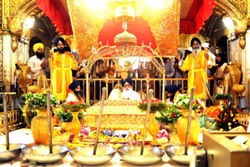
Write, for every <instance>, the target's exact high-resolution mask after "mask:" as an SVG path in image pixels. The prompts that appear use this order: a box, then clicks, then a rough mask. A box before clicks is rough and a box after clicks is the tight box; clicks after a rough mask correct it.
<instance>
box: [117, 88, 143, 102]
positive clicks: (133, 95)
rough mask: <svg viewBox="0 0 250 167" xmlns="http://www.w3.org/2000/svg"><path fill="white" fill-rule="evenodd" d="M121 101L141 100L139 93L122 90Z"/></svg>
mask: <svg viewBox="0 0 250 167" xmlns="http://www.w3.org/2000/svg"><path fill="white" fill-rule="evenodd" d="M122 99H129V100H141V97H140V95H139V93H137V92H136V91H134V90H132V89H129V90H126V89H124V90H123V92H122Z"/></svg>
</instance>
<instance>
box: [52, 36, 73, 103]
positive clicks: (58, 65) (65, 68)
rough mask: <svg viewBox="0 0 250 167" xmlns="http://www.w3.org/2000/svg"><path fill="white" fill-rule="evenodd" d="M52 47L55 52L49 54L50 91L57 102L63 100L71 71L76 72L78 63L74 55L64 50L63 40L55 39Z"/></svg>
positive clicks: (67, 89)
mask: <svg viewBox="0 0 250 167" xmlns="http://www.w3.org/2000/svg"><path fill="white" fill-rule="evenodd" d="M54 45H55V46H56V48H57V51H56V52H54V53H53V54H51V58H50V69H51V89H52V94H53V95H55V96H57V97H58V99H59V100H65V99H66V96H67V94H68V92H69V85H70V83H72V81H73V79H72V70H78V62H77V61H76V59H75V57H74V55H73V54H72V53H70V52H68V51H66V50H65V41H64V39H63V38H61V37H59V38H56V39H55V41H54Z"/></svg>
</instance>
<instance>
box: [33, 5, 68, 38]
mask: <svg viewBox="0 0 250 167" xmlns="http://www.w3.org/2000/svg"><path fill="white" fill-rule="evenodd" d="M36 3H37V6H38V7H39V8H40V9H41V10H42V11H43V12H44V13H45V15H46V16H48V17H49V18H50V19H51V21H52V23H53V24H54V25H55V26H56V28H57V29H58V31H59V34H65V35H70V34H72V27H71V23H70V18H69V15H68V13H67V11H66V10H65V9H64V7H63V5H62V3H61V1H58V0H37V2H36Z"/></svg>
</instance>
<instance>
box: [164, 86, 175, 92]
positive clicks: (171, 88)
mask: <svg viewBox="0 0 250 167" xmlns="http://www.w3.org/2000/svg"><path fill="white" fill-rule="evenodd" d="M165 90H166V91H167V92H168V93H176V92H177V90H178V86H176V85H166V86H165Z"/></svg>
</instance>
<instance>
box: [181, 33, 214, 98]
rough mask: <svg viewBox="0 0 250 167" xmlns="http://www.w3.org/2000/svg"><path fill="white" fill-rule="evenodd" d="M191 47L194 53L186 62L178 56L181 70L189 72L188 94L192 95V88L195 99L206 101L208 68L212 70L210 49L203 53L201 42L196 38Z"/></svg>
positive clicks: (205, 49)
mask: <svg viewBox="0 0 250 167" xmlns="http://www.w3.org/2000/svg"><path fill="white" fill-rule="evenodd" d="M190 45H191V47H192V53H190V54H189V55H188V56H187V57H186V59H185V60H184V61H183V60H181V59H180V56H177V59H178V62H179V68H180V69H181V70H182V71H184V72H185V71H188V94H190V93H191V88H194V96H195V97H197V98H201V99H206V97H207V96H206V95H207V94H206V91H207V90H206V89H207V88H206V86H207V82H208V77H207V68H211V60H210V57H209V55H208V48H204V51H202V50H201V41H200V39H199V38H196V37H194V38H193V39H192V40H191V42H190Z"/></svg>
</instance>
